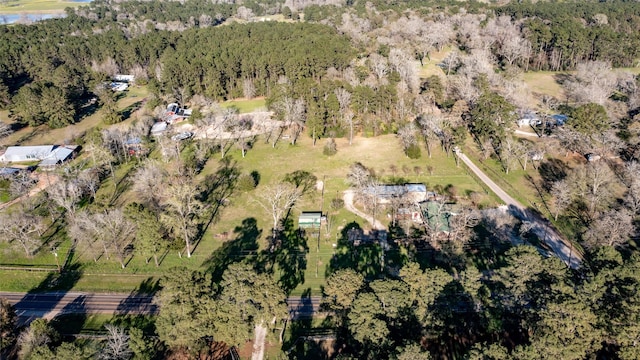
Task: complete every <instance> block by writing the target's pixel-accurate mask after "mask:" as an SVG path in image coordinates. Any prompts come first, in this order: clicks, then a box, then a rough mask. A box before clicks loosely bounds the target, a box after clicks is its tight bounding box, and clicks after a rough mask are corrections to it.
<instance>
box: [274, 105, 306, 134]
mask: <svg viewBox="0 0 640 360" xmlns="http://www.w3.org/2000/svg"><path fill="white" fill-rule="evenodd" d="M275 109H276V111H277V112H278V113H279V115H280V116H281V117H282V120H283V121H284V126H286V127H288V128H289V129H292V131H293V134H292V136H291V145H294V144H295V142H296V140H297V139H298V136H299V135H300V132H301V131H302V129H303V128H304V123H305V121H306V114H305V112H306V108H305V104H304V100H303V99H294V98H292V97H289V96H285V97H284V98H283V99H282V100H280V101H279V102H278V103H276V104H275ZM278 137H279V136H278ZM277 140H278V138H276V139H275V140H274V142H273V147H275V146H276V141H277Z"/></svg>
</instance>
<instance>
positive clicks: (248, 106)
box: [220, 97, 267, 114]
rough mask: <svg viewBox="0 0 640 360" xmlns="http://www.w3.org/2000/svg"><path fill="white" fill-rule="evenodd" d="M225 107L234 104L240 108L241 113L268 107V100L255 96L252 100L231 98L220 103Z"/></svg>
mask: <svg viewBox="0 0 640 360" xmlns="http://www.w3.org/2000/svg"><path fill="white" fill-rule="evenodd" d="M220 105H221V106H222V107H223V108H230V107H232V106H234V107H236V108H238V110H239V111H240V113H241V114H244V113H249V112H252V111H257V110H260V109H262V108H264V109H266V107H267V105H266V101H265V99H264V98H263V97H260V98H255V99H251V100H229V101H225V102H223V103H221V104H220Z"/></svg>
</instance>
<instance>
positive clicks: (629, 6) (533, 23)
mask: <svg viewBox="0 0 640 360" xmlns="http://www.w3.org/2000/svg"><path fill="white" fill-rule="evenodd" d="M495 11H496V14H497V15H509V16H511V17H512V18H513V19H515V20H523V21H524V24H523V30H522V31H523V32H524V33H525V34H526V37H527V39H528V40H529V41H531V45H532V50H533V56H532V58H531V61H532V63H531V65H532V66H533V67H534V69H540V70H561V69H572V68H575V66H576V64H577V63H578V62H580V61H585V60H601V61H610V62H611V63H612V64H613V65H614V66H623V67H628V66H634V64H635V61H636V60H637V57H638V48H639V47H640V36H639V35H638V34H640V32H639V30H640V6H639V5H638V4H637V3H635V2H623V1H612V2H583V1H581V2H566V3H555V2H539V3H536V4H532V3H527V2H525V3H512V4H509V5H507V6H504V7H498V8H496V9H495ZM540 58H542V60H540ZM544 60H546V61H544Z"/></svg>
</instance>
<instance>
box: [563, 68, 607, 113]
mask: <svg viewBox="0 0 640 360" xmlns="http://www.w3.org/2000/svg"><path fill="white" fill-rule="evenodd" d="M616 83H617V77H616V74H615V73H614V72H613V69H612V67H611V64H610V63H608V62H605V61H588V62H582V63H579V64H578V65H577V66H576V75H575V78H574V80H573V81H567V83H566V84H567V89H568V90H569V93H570V95H571V96H572V97H573V98H574V99H575V101H578V102H583V103H596V104H600V105H604V103H605V102H606V100H607V99H608V98H609V96H610V95H611V94H612V93H613V91H614V90H615V86H616Z"/></svg>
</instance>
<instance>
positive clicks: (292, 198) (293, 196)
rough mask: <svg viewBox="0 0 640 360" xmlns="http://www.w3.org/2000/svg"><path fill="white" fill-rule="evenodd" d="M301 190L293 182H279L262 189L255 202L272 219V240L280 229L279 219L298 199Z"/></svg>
mask: <svg viewBox="0 0 640 360" xmlns="http://www.w3.org/2000/svg"><path fill="white" fill-rule="evenodd" d="M301 196H302V192H301V191H300V189H298V188H297V187H295V186H294V185H293V184H291V183H288V182H281V183H278V184H274V185H269V186H267V187H266V188H264V189H262V191H261V192H260V193H259V195H258V198H257V199H256V202H257V203H258V204H260V206H261V207H262V208H263V209H264V210H265V211H266V212H267V213H268V214H269V215H271V218H272V220H273V228H272V230H273V241H274V242H275V240H276V238H277V234H278V231H279V230H280V225H281V224H280V221H281V220H282V219H283V218H284V216H285V215H286V214H287V213H288V212H289V211H290V210H291V208H292V207H293V206H294V205H295V203H296V201H298V199H300V197H301Z"/></svg>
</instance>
